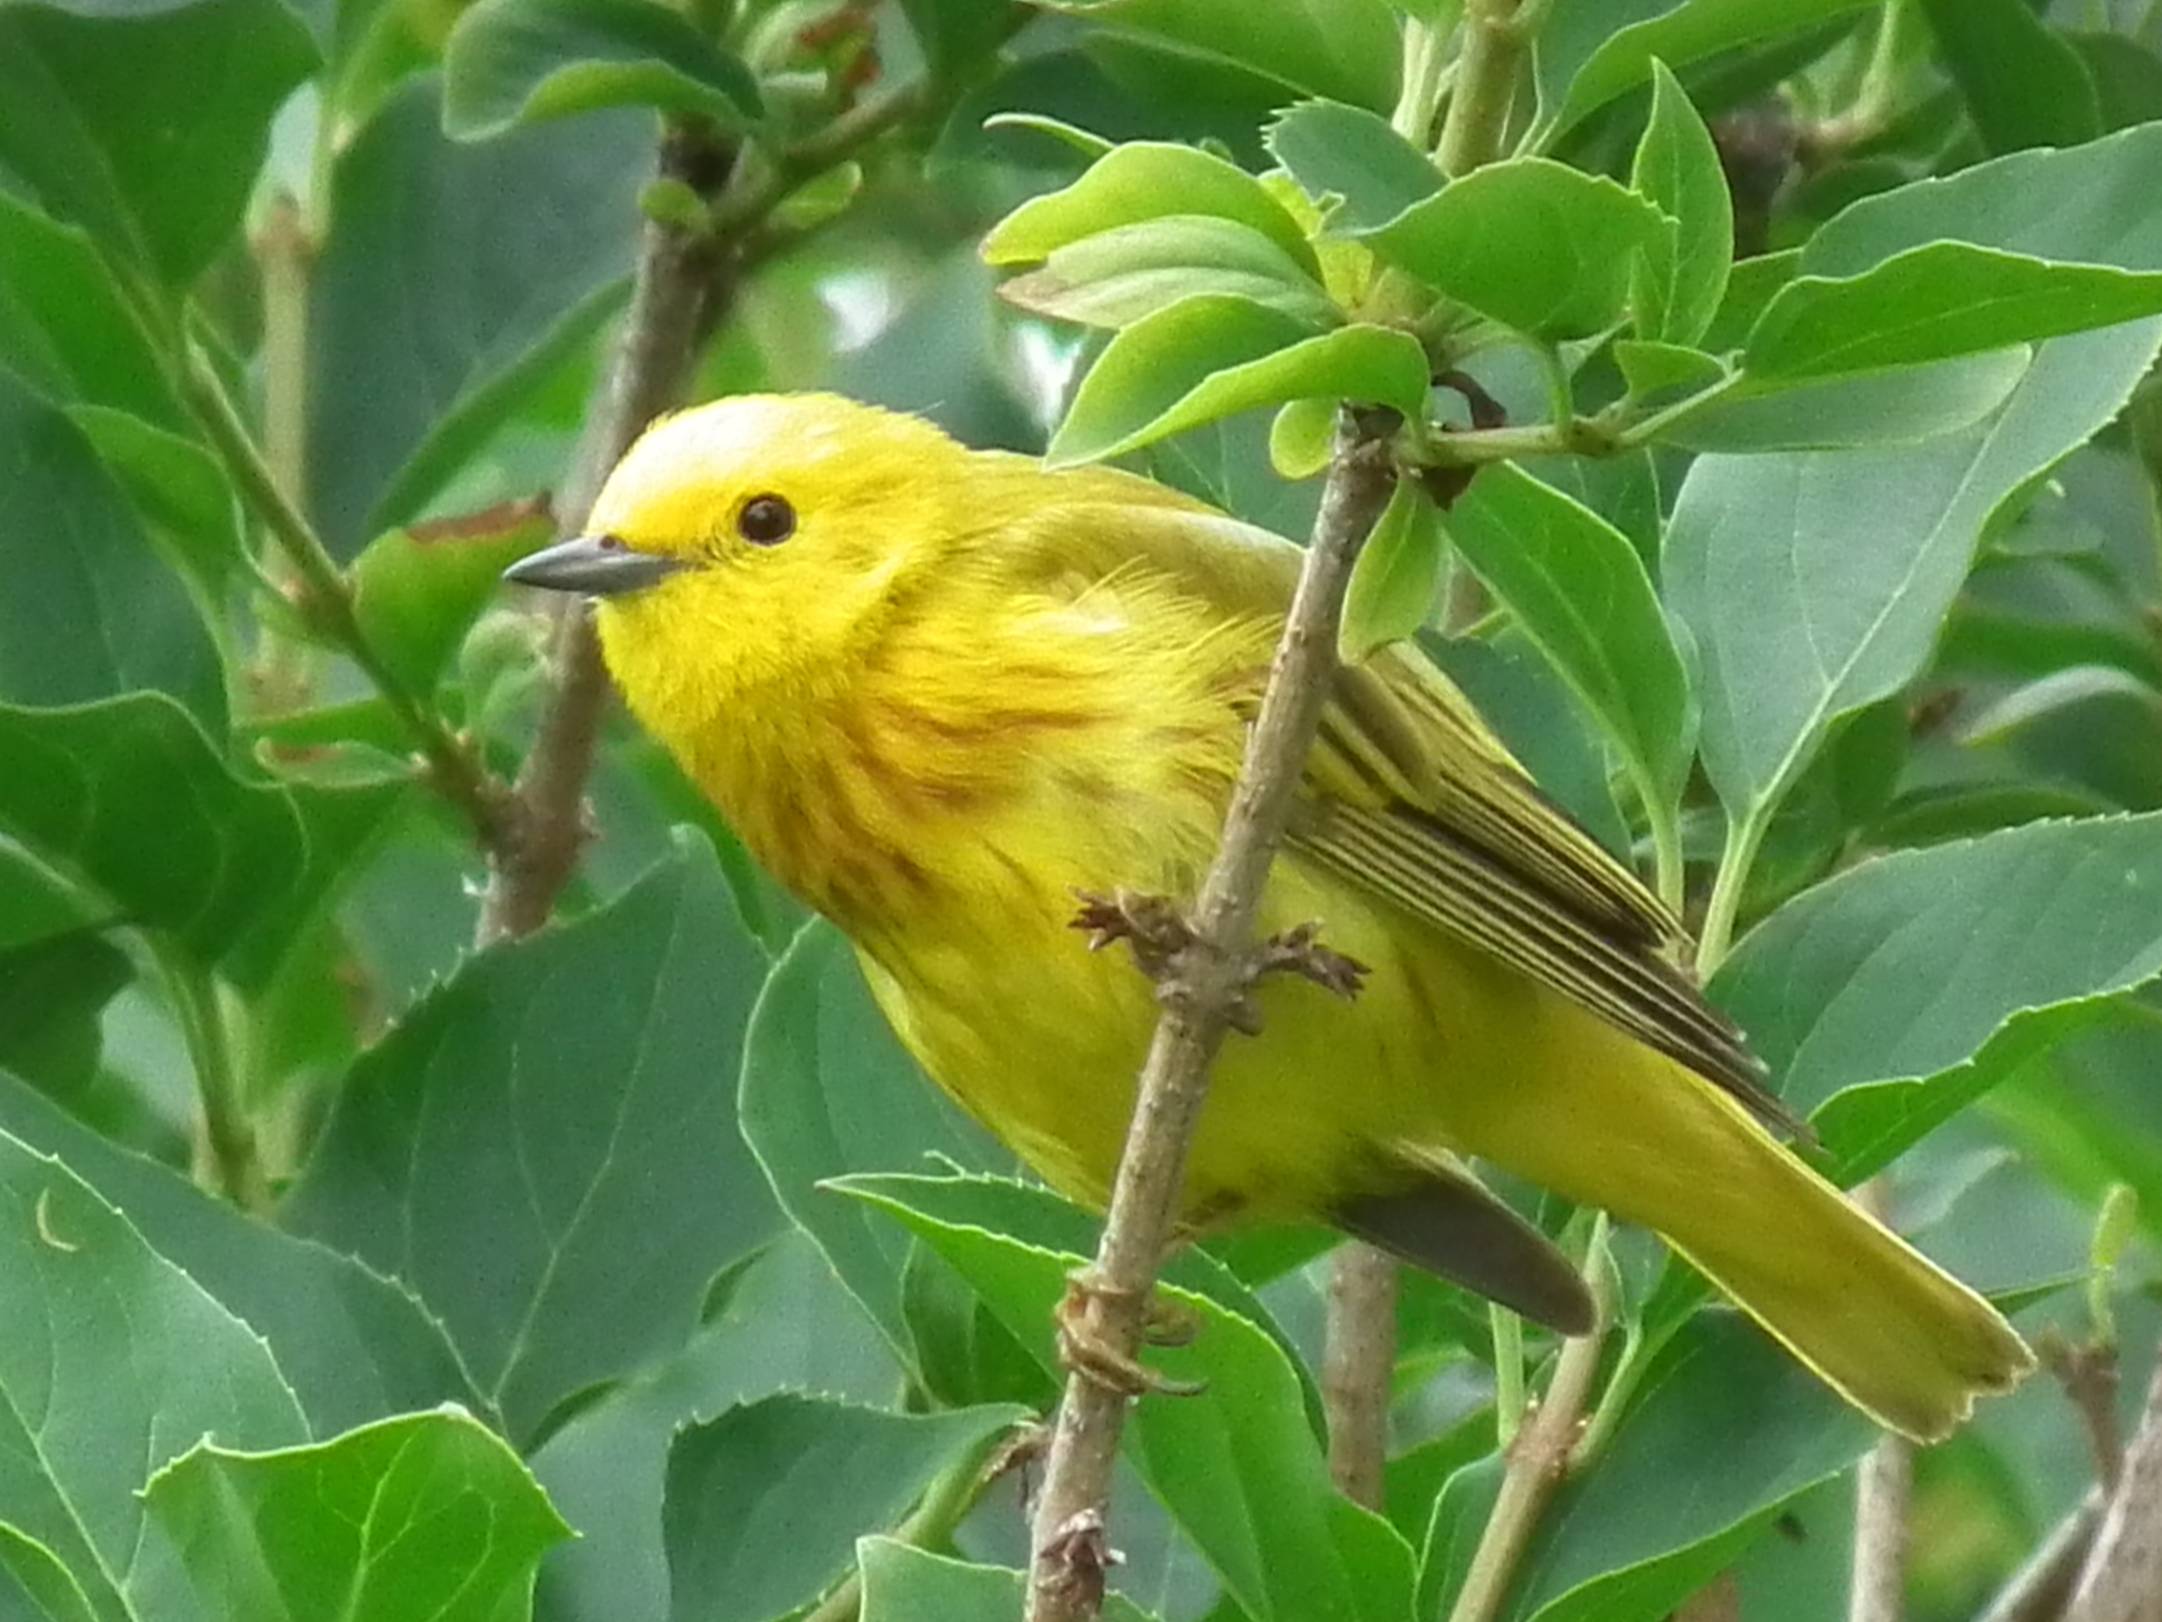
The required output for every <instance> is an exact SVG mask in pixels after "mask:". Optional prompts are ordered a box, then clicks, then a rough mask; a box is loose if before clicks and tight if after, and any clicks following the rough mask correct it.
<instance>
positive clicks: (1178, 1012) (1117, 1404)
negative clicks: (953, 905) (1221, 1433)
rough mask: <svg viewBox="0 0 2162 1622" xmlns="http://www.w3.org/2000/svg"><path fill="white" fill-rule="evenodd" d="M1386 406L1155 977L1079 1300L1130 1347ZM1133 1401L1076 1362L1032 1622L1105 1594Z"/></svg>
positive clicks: (1378, 465) (1333, 494) (1225, 1025)
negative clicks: (1156, 1001)
mask: <svg viewBox="0 0 2162 1622" xmlns="http://www.w3.org/2000/svg"><path fill="white" fill-rule="evenodd" d="M1394 428H1395V419H1394V417H1393V415H1390V414H1381V413H1363V412H1352V411H1347V412H1345V413H1344V415H1343V418H1342V420H1341V421H1340V423H1339V425H1338V430H1337V444H1336V452H1335V456H1334V458H1333V460H1332V463H1331V466H1330V470H1329V478H1328V483H1327V485H1326V487H1325V488H1324V490H1323V492H1322V498H1321V510H1320V513H1319V514H1318V515H1317V516H1316V518H1315V520H1314V537H1313V544H1312V546H1311V547H1309V548H1308V550H1307V554H1306V561H1305V565H1304V567H1303V568H1302V569H1301V571H1300V574H1299V583H1298V588H1297V590H1296V592H1295V593H1294V594H1293V597H1292V601H1291V609H1290V613H1289V615H1288V616H1287V618H1286V620H1285V622H1284V631H1283V637H1282V640H1281V641H1280V642H1279V643H1278V644H1277V649H1276V656H1275V660H1274V662H1273V664H1272V667H1271V669H1270V672H1269V681H1268V687H1267V689H1266V691H1265V693H1264V694H1263V697H1262V701H1261V713H1260V715H1259V717H1258V718H1257V720H1256V721H1255V723H1254V728H1253V731H1252V733H1251V734H1250V735H1249V736H1248V738H1247V742H1246V758H1245V761H1244V763H1243V764H1242V766H1241V768H1240V772H1239V780H1238V784H1237V786H1236V787H1235V788H1234V789H1233V791H1232V796H1231V807H1230V811H1229V813H1228V815H1227V816H1226V818H1225V821H1224V837H1223V843H1222V846H1221V848H1220V849H1219V850H1218V851H1217V854H1216V859H1215V861H1214V862H1213V863H1212V864H1211V865H1210V868H1209V872H1208V877H1207V878H1206V879H1205V880H1204V881H1203V883H1202V886H1201V895H1200V899H1199V900H1198V902H1197V903H1196V905H1195V909H1194V916H1193V921H1192V927H1193V936H1194V938H1193V941H1192V943H1191V945H1189V946H1187V947H1186V948H1184V949H1183V950H1181V951H1180V952H1179V953H1178V955H1177V958H1176V961H1175V962H1174V963H1173V964H1172V965H1171V966H1170V972H1169V973H1168V975H1167V977H1166V978H1165V979H1164V981H1163V982H1162V983H1161V985H1160V986H1159V988H1158V991H1159V997H1160V999H1161V1001H1162V1003H1163V1007H1164V1012H1163V1016H1162V1018H1161V1019H1160V1020H1159V1021H1158V1022H1157V1026H1156V1034H1155V1036H1154V1038H1153V1040H1152V1041H1151V1042H1150V1044H1149V1052H1148V1058H1147V1060H1146V1062H1145V1063H1144V1064H1143V1066H1142V1070H1141V1078H1140V1083H1139V1087H1138V1092H1137V1097H1136V1099H1135V1103H1134V1114H1133V1121H1132V1124H1131V1125H1130V1127H1129V1128H1128V1130H1127V1134H1126V1146H1125V1150H1124V1152H1123V1154H1122V1155H1121V1156H1120V1159H1119V1169H1118V1177H1117V1180H1116V1182H1115V1184H1114V1187H1113V1189H1112V1195H1111V1209H1110V1213H1109V1215H1108V1216H1107V1217H1106V1219H1105V1222H1104V1231H1103V1239H1102V1242H1101V1243H1100V1244H1099V1245H1098V1247H1097V1251H1096V1263H1095V1267H1094V1269H1093V1273H1092V1288H1090V1289H1089V1291H1088V1292H1087V1296H1086V1301H1085V1304H1084V1305H1083V1307H1082V1308H1081V1312H1082V1324H1083V1327H1084V1328H1085V1329H1086V1331H1087V1332H1088V1333H1089V1334H1090V1336H1091V1337H1092V1338H1093V1339H1095V1340H1096V1341H1097V1342H1098V1343H1099V1344H1100V1345H1102V1346H1105V1347H1107V1348H1109V1349H1110V1350H1111V1351H1112V1352H1114V1353H1116V1354H1118V1355H1122V1356H1124V1357H1127V1358H1131V1357H1132V1356H1133V1354H1134V1351H1135V1349H1136V1348H1137V1347H1138V1345H1139V1343H1140V1339H1141V1329H1142V1323H1143V1319H1144V1316H1145V1314H1146V1312H1147V1307H1148V1300H1149V1294H1150V1291H1151V1290H1152V1289H1153V1287H1154V1284H1155V1279H1156V1269H1157V1265H1158V1263H1159V1262H1160V1261H1161V1260H1162V1258H1163V1254H1164V1250H1165V1247H1166V1246H1167V1245H1168V1244H1169V1243H1170V1241H1171V1239H1172V1236H1173V1232H1174V1227H1175V1219H1176V1213H1177V1211H1178V1204H1179V1191H1180V1184H1181V1182H1182V1180H1183V1173H1184V1170H1185V1163H1186V1152H1187V1148H1188V1145H1189V1144H1190V1143H1191V1141H1192V1139H1193V1133H1194V1127H1195V1124H1196V1122H1197V1121H1198V1120H1199V1118H1200V1113H1201V1103H1202V1099H1203V1098H1204V1096H1205V1095H1206V1093H1207V1090H1208V1074H1209V1066H1210V1064H1211V1062H1212V1061H1213V1060H1214V1058H1215V1056H1216V1052H1217V1050H1218V1049H1219V1048H1220V1047H1221V1046H1222V1045H1223V1041H1224V1037H1225V1034H1226V1033H1227V1032H1228V1031H1229V1029H1230V1028H1231V1017H1232V1010H1233V1006H1234V1004H1235V1003H1236V1002H1237V1001H1238V999H1239V998H1240V996H1241V995H1242V994H1243V992H1244V990H1245V988H1246V986H1247V985H1248V984H1249V983H1250V980H1251V971H1252V961H1251V960H1252V951H1253V936H1254V924H1255V920H1256V918H1257V917H1258V916H1259V913H1260V908H1261V892H1262V886H1263V883H1264V882H1265V881H1266V879H1267V877H1268V872H1269V864H1270V861H1271V859H1272V858H1273V857H1274V855H1275V852H1276V846H1277V843H1278V841H1279V840H1280V839H1281V838H1282V837H1283V832H1284V827H1285V824H1286V822H1287V821H1288V819H1289V817H1290V814H1291V805H1292V796H1293V794H1294V792H1295V790H1296V788H1297V785H1298V781H1299V775H1300V772H1301V771H1302V769H1303V768H1304V765H1305V761H1306V755H1307V751H1308V750H1309V748H1310V747H1311V746H1312V744H1313V740H1314V734H1315V731H1316V730H1317V728H1318V726H1319V723H1320V720H1321V709H1322V703H1323V700H1324V696H1325V694H1326V691H1327V687H1328V682H1329V678H1330V677H1331V675H1332V674H1333V673H1334V671H1335V668H1336V634H1337V624H1338V621H1339V620H1340V619H1341V618H1342V614H1343V602H1344V587H1345V585H1346V584H1347V583H1348V582H1349V580H1350V578H1351V565H1352V562H1353V560H1354V559H1355V558H1356V557H1357V556H1358V552H1359V548H1360V547H1361V546H1362V545H1363V544H1364V543H1365V541H1366V537H1367V534H1368V532H1369V531H1371V530H1372V528H1373V526H1374V520H1375V519H1376V518H1378V517H1379V516H1380V514H1381V510H1382V508H1383V506H1385V505H1386V504H1387V501H1388V497H1389V490H1390V487H1391V479H1392V475H1391V469H1390V464H1389V460H1388V454H1387V440H1388V436H1389V435H1390V434H1391V433H1392V432H1393V430H1394ZM1126 1402H1127V1399H1126V1397H1125V1396H1124V1395H1123V1394H1122V1393H1120V1392H1119V1391H1117V1390H1116V1389H1113V1388H1112V1387H1111V1386H1109V1385H1107V1384H1104V1383H1101V1382H1099V1381H1098V1380H1097V1379H1094V1378H1092V1377H1091V1376H1090V1375H1089V1374H1087V1373H1085V1372H1081V1371H1079V1370H1077V1371H1076V1372H1074V1373H1073V1374H1071V1375H1069V1376H1068V1378H1067V1382H1066V1393H1065V1398H1064V1400H1063V1401H1062V1402H1061V1403H1060V1405H1059V1412H1058V1420H1057V1424H1056V1427H1055V1429H1054V1431H1053V1435H1052V1442H1051V1456H1050V1460H1049V1463H1048V1465H1047V1466H1046V1469H1045V1473H1044V1485H1043V1495H1042V1498H1041V1500H1040V1502H1039V1504H1038V1507H1037V1512H1036V1524H1035V1529H1034V1554H1033V1559H1032V1563H1031V1565H1032V1569H1031V1573H1030V1581H1029V1595H1028V1616H1029V1618H1030V1622H1077V1619H1082V1618H1087V1617H1090V1616H1093V1615H1094V1614H1095V1613H1096V1611H1097V1609H1098V1607H1099V1605H1100V1604H1101V1602H1102V1597H1103V1563H1104V1558H1105V1555H1106V1552H1107V1551H1106V1550H1105V1547H1104V1542H1103V1526H1104V1515H1105V1510H1106V1506H1107V1504H1108V1501H1109V1497H1110V1490H1111V1469H1112V1465H1113V1462H1114V1461H1115V1460H1116V1458H1117V1456H1118V1444H1119V1434H1120V1431H1121V1430H1122V1429H1123V1428H1124V1425H1125V1421H1126Z"/></svg>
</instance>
